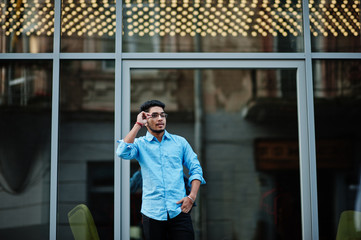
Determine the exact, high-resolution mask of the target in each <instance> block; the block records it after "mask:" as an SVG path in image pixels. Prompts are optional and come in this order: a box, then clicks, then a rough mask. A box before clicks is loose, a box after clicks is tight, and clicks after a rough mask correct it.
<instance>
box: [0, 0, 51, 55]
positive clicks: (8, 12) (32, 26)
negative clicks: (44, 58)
mask: <svg viewBox="0 0 361 240" xmlns="http://www.w3.org/2000/svg"><path fill="white" fill-rule="evenodd" d="M0 26H1V27H0V53H43V52H52V51H53V35H54V0H46V1H36V0H35V1H34V0H32V1H16V0H0Z"/></svg>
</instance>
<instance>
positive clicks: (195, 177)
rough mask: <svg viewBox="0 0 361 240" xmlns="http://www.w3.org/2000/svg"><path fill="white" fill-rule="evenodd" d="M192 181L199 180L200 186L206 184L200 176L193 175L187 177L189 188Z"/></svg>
mask: <svg viewBox="0 0 361 240" xmlns="http://www.w3.org/2000/svg"><path fill="white" fill-rule="evenodd" d="M193 180H199V181H201V184H206V181H205V180H204V178H203V177H202V175H200V174H194V175H192V176H190V177H189V181H188V185H189V186H192V181H193Z"/></svg>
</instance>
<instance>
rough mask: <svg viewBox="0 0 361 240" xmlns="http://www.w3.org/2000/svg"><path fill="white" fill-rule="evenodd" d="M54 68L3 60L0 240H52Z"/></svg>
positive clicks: (0, 74) (46, 64)
mask: <svg viewBox="0 0 361 240" xmlns="http://www.w3.org/2000/svg"><path fill="white" fill-rule="evenodd" d="M51 68H52V62H50V61H34V60H32V61H25V60H24V61H19V60H16V61H9V60H6V61H0V143H1V144H0V199H1V200H0V236H1V237H0V238H1V240H22V239H29V236H32V239H44V240H45V239H49V208H50V199H49V196H50V139H51V137H50V135H51V88H52V69H51ZM30 216H31V217H30Z"/></svg>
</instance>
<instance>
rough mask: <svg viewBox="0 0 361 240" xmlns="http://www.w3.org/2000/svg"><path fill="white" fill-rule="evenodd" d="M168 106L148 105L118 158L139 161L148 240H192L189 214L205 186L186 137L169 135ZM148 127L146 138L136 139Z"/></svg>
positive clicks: (143, 211) (120, 147) (145, 231)
mask: <svg viewBox="0 0 361 240" xmlns="http://www.w3.org/2000/svg"><path fill="white" fill-rule="evenodd" d="M164 108H165V104H164V103H162V102H160V101H158V100H151V101H147V102H145V103H144V104H143V105H142V106H141V107H140V109H141V112H140V113H139V114H138V116H137V122H136V123H135V124H134V126H133V128H132V129H131V131H130V132H129V133H128V134H127V136H126V137H125V138H124V139H123V140H121V141H118V142H119V146H118V149H117V155H118V156H119V157H121V158H123V159H137V160H138V162H139V164H140V167H141V171H142V177H143V196H142V208H141V212H142V215H143V230H144V236H145V239H146V240H192V239H194V231H193V225H192V220H191V216H190V214H189V212H190V210H191V209H192V206H193V203H194V201H195V200H196V198H197V193H198V190H199V187H200V185H201V184H204V183H205V180H204V179H203V171H202V168H201V166H200V164H199V161H198V158H197V155H196V154H195V153H194V151H193V150H192V148H191V146H190V145H189V143H188V142H187V140H185V138H183V137H180V136H178V135H173V134H170V133H168V132H167V131H166V130H165V128H166V123H167V121H166V118H167V114H166V113H165V112H164ZM143 126H145V127H146V128H147V130H148V131H147V133H146V135H145V136H142V137H139V138H136V136H137V134H138V132H139V130H140V129H141V128H142V127H143ZM183 166H185V167H186V168H187V169H188V170H189V184H190V185H191V192H190V194H189V195H186V189H185V186H184V179H183Z"/></svg>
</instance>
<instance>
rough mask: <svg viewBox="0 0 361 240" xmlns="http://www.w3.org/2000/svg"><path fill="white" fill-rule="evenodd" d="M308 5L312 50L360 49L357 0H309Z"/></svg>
mask: <svg viewBox="0 0 361 240" xmlns="http://www.w3.org/2000/svg"><path fill="white" fill-rule="evenodd" d="M309 4H310V24H311V36H312V50H313V51H315V52H360V51H361V41H360V40H361V38H360V31H361V18H360V10H361V7H360V1H359V0H345V1H335V0H314V1H313V0H311V1H310V2H309Z"/></svg>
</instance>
